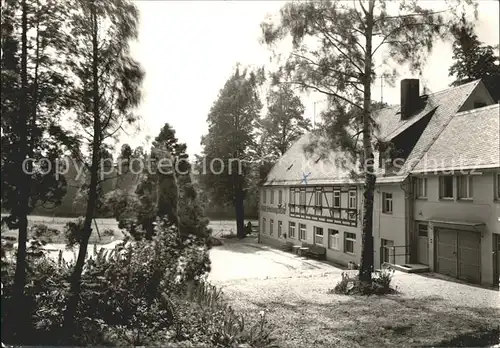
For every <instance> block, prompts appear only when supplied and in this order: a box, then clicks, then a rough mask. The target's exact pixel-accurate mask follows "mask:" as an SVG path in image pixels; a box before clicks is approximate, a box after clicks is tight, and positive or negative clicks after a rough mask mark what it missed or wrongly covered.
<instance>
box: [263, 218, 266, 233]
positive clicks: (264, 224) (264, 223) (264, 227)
mask: <svg viewBox="0 0 500 348" xmlns="http://www.w3.org/2000/svg"><path fill="white" fill-rule="evenodd" d="M262 233H266V218H262Z"/></svg>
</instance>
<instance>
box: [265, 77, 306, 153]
mask: <svg viewBox="0 0 500 348" xmlns="http://www.w3.org/2000/svg"><path fill="white" fill-rule="evenodd" d="M267 104H268V109H267V115H266V117H265V118H264V119H263V120H262V121H261V123H262V139H263V145H264V149H265V151H266V152H267V153H268V154H269V155H270V156H272V157H273V158H274V159H278V158H279V157H281V156H283V155H284V154H285V152H286V150H288V149H289V148H290V146H291V145H292V144H293V143H294V142H295V141H296V140H298V138H299V137H300V136H301V135H302V134H304V132H306V131H308V130H310V129H311V121H310V120H309V119H307V118H304V105H303V104H302V102H301V100H300V98H299V96H297V95H295V93H294V91H293V89H292V87H291V85H289V84H281V85H278V86H274V87H273V88H271V89H270V91H269V93H268V95H267Z"/></svg>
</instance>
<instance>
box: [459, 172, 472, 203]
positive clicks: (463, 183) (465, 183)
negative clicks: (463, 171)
mask: <svg viewBox="0 0 500 348" xmlns="http://www.w3.org/2000/svg"><path fill="white" fill-rule="evenodd" d="M457 186H458V199H472V175H461V176H457Z"/></svg>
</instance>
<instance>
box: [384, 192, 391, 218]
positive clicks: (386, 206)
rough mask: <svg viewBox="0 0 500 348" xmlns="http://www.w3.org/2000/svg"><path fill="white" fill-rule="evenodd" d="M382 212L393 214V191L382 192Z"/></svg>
mask: <svg viewBox="0 0 500 348" xmlns="http://www.w3.org/2000/svg"><path fill="white" fill-rule="evenodd" d="M382 212H383V213H385V214H392V193H388V192H382Z"/></svg>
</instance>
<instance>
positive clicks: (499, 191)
mask: <svg viewBox="0 0 500 348" xmlns="http://www.w3.org/2000/svg"><path fill="white" fill-rule="evenodd" d="M493 174H494V176H495V182H496V191H495V192H496V197H495V198H496V199H500V173H493Z"/></svg>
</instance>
